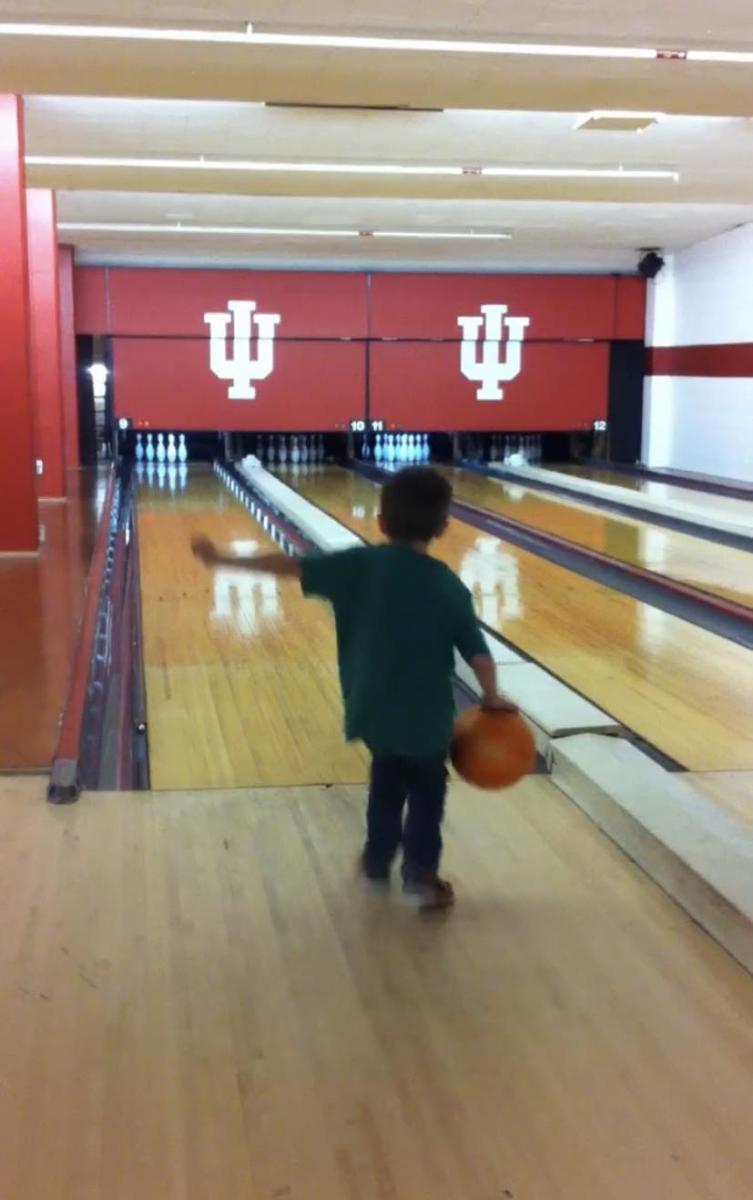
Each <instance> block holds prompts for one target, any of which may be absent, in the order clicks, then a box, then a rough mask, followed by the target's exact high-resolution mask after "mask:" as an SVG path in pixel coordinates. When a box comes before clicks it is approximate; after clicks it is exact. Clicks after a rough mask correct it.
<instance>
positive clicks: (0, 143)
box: [0, 96, 39, 552]
mask: <svg viewBox="0 0 753 1200" xmlns="http://www.w3.org/2000/svg"><path fill="white" fill-rule="evenodd" d="M0 330H1V331H2V334H1V336H2V353H0V552H3V551H17V550H36V549H37V545H38V541H39V526H38V521H37V492H36V481H35V478H34V425H33V410H32V402H31V387H30V382H29V294H28V270H27V257H26V197H25V195H24V139H23V110H22V102H21V100H20V98H19V97H18V96H0Z"/></svg>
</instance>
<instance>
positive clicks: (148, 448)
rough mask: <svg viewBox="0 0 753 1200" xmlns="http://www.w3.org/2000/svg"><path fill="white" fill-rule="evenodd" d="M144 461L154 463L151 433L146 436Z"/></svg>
mask: <svg viewBox="0 0 753 1200" xmlns="http://www.w3.org/2000/svg"><path fill="white" fill-rule="evenodd" d="M146 461H147V462H154V442H153V440H152V435H151V433H148V434H147V435H146Z"/></svg>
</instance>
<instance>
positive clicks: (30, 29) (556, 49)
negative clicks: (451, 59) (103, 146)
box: [0, 21, 753, 63]
mask: <svg viewBox="0 0 753 1200" xmlns="http://www.w3.org/2000/svg"><path fill="white" fill-rule="evenodd" d="M0 37H42V38H91V39H94V40H97V41H144V42H198V43H212V42H214V43H216V44H219V45H229V46H248V47H254V46H282V47H303V48H310V49H327V50H397V51H400V50H403V51H406V50H407V51H413V52H424V53H438V54H496V55H518V56H523V57H533V58H537V57H538V58H624V59H644V60H652V59H657V58H663V57H669V58H671V57H676V58H680V59H681V60H683V61H688V62H701V63H704V62H705V63H753V51H745V50H741V51H738V50H684V49H681V48H680V49H677V48H672V47H664V48H662V47H649V46H568V45H557V44H554V45H552V44H549V43H535V42H493V41H481V42H479V41H463V40H460V39H459V40H453V39H450V38H416V37H406V38H402V37H359V36H350V35H344V34H326V33H324V34H317V33H256V32H254V31H253V30H250V29H249V30H247V31H242V32H241V31H239V30H238V31H236V30H231V29H227V30H225V29H160V28H149V27H142V26H129V25H73V24H70V25H60V24H54V23H49V24H45V23H41V22H23V21H3V22H0Z"/></svg>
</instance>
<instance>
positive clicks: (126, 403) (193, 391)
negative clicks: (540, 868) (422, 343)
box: [113, 338, 366, 431]
mask: <svg viewBox="0 0 753 1200" xmlns="http://www.w3.org/2000/svg"><path fill="white" fill-rule="evenodd" d="M113 373H114V400H115V414H116V416H118V417H130V418H131V419H132V420H134V423H135V424H137V425H140V426H142V427H144V428H148V427H150V426H151V428H153V429H174V430H176V431H177V430H186V431H189V430H200V429H237V430H243V429H251V430H254V429H261V430H286V429H290V430H301V431H303V430H306V431H308V430H311V431H318V430H323V431H324V430H334V429H344V428H345V427H346V426H347V424H348V422H349V421H350V420H351V419H352V418H353V417H359V416H361V415H362V414H363V397H364V395H365V390H366V379H365V349H364V345H363V343H361V342H325V341H308V342H302V341H298V342H295V341H291V342H285V341H278V342H276V344H275V360H274V370H273V372H272V374H271V375H270V376H269V377H268V378H267V379H264V380H261V381H259V382H257V383H256V385H255V387H256V399H255V400H230V399H228V383H227V382H226V381H224V380H221V379H218V378H216V376H214V375H213V374H212V373H211V371H210V369H209V342H208V341H207V339H204V338H183V339H174V338H173V339H171V338H115V339H114V342H113Z"/></svg>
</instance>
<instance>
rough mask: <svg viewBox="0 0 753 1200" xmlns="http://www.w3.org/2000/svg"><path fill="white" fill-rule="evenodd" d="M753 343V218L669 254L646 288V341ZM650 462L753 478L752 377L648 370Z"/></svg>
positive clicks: (646, 442) (646, 444) (646, 453)
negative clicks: (681, 373)
mask: <svg viewBox="0 0 753 1200" xmlns="http://www.w3.org/2000/svg"><path fill="white" fill-rule="evenodd" d="M733 342H734V343H740V342H746V343H747V342H749V343H753V225H744V226H742V227H741V228H739V229H735V230H732V231H731V232H730V233H723V234H720V235H719V236H718V237H714V238H709V240H708V241H705V242H700V243H699V244H698V245H696V246H691V247H690V249H688V250H683V251H681V252H680V253H678V254H676V255H673V256H669V257H668V258H667V262H666V265H665V267H664V269H663V270H662V272H661V273H660V274H659V275H658V276H657V278H656V279H655V280H654V281H653V283H651V284H649V288H648V304H647V310H646V344H647V345H648V346H709V345H721V344H728V343H733ZM642 459H643V461H644V463H646V464H647V465H648V466H657V467H673V468H676V469H678V470H686V471H700V472H703V473H705V474H708V475H722V476H726V477H729V478H733V479H745V480H748V481H751V482H753V378H742V379H737V378H734V379H730V378H718V379H717V378H705V377H704V378H700V377H699V378H696V377H685V376H667V375H655V376H648V377H647V379H646V384H645V391H644V402H643V446H642Z"/></svg>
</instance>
